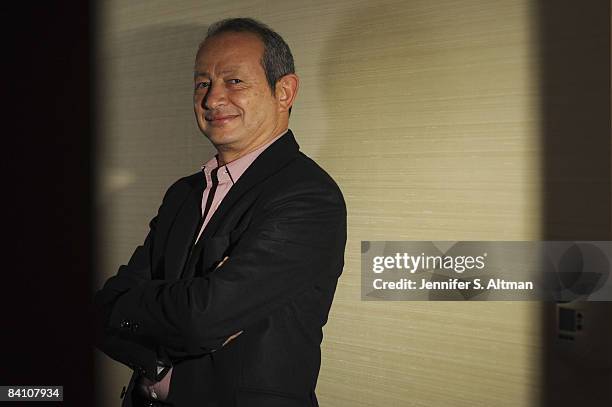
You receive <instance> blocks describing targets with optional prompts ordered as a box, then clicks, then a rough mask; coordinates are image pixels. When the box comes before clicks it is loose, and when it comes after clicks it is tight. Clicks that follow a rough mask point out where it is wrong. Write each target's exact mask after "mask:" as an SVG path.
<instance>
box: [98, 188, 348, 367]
mask: <svg viewBox="0 0 612 407" xmlns="http://www.w3.org/2000/svg"><path fill="white" fill-rule="evenodd" d="M345 242H346V209H345V205H344V201H343V199H342V195H341V194H340V192H339V190H338V189H337V187H335V186H334V187H332V186H327V185H325V188H322V186H321V184H316V183H302V184H300V185H294V186H293V187H292V188H291V189H290V190H288V191H285V192H284V193H278V194H276V195H275V197H274V198H271V199H270V200H266V203H265V204H263V205H262V208H261V210H259V211H258V214H256V215H254V219H253V221H252V224H251V225H250V227H249V228H248V229H247V231H246V232H245V233H244V234H243V235H242V236H241V238H240V239H239V241H238V242H237V244H236V246H235V247H234V249H233V250H232V251H231V253H230V254H229V259H228V260H227V261H226V262H225V263H224V264H223V265H222V266H221V267H219V268H217V269H216V270H214V271H213V272H211V273H209V274H208V275H206V276H203V277H193V278H188V279H181V280H176V281H148V280H142V281H140V282H139V283H138V284H137V285H136V286H135V287H133V288H131V289H130V290H129V291H128V292H127V293H125V294H124V295H122V296H121V297H120V298H119V299H118V301H117V302H116V304H115V306H114V308H113V311H112V315H111V317H110V323H109V325H110V329H112V330H116V331H121V332H123V333H124V335H125V337H126V338H132V339H133V340H134V341H137V342H141V343H147V342H148V343H152V344H155V345H158V346H161V347H163V348H164V349H166V351H167V352H168V354H171V355H173V356H187V355H192V356H196V355H199V354H203V353H206V352H210V351H213V350H215V349H217V348H219V347H221V344H222V343H223V342H224V340H225V339H227V338H228V337H229V336H230V335H232V334H235V333H236V332H238V331H240V330H243V329H245V328H248V326H249V325H251V324H253V323H255V322H257V321H259V320H261V319H263V318H265V317H267V316H268V315H270V314H271V313H272V312H273V311H274V310H276V309H278V308H279V307H282V306H283V305H284V304H286V303H288V302H289V301H290V300H291V299H292V298H295V297H296V296H298V295H299V294H300V293H301V292H304V291H306V290H310V289H314V288H315V285H316V284H317V279H319V278H325V279H329V278H334V279H337V278H338V277H339V275H340V273H341V271H342V266H343V261H344V260H343V256H344V245H345ZM126 324H127V326H130V327H132V328H128V327H126ZM134 325H136V326H137V328H136V329H134V328H133V327H134Z"/></svg>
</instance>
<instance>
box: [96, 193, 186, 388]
mask: <svg viewBox="0 0 612 407" xmlns="http://www.w3.org/2000/svg"><path fill="white" fill-rule="evenodd" d="M177 184H178V183H176V184H174V185H173V186H172V187H170V188H169V189H168V191H167V192H166V195H165V197H164V200H163V202H162V205H161V207H160V209H159V211H158V216H159V213H161V212H162V211H163V210H165V203H166V202H167V201H168V197H169V195H171V194H172V193H173V191H174V190H175V189H176V185H177ZM158 216H156V217H154V218H153V219H152V220H151V222H150V223H149V233H148V235H147V237H146V239H145V241H144V243H143V244H142V245H141V246H138V247H137V248H136V250H135V251H134V253H133V254H132V257H131V258H130V261H129V262H128V264H126V265H122V266H121V267H119V271H118V272H117V274H116V275H115V276H113V277H111V278H109V279H108V280H107V281H106V283H105V284H104V286H103V287H102V289H100V290H99V291H97V292H96V294H95V296H94V312H95V319H96V323H95V329H96V332H95V341H96V346H97V347H98V348H99V349H100V350H101V351H102V352H104V353H105V354H106V355H108V356H109V357H110V358H112V359H114V360H116V361H118V362H120V363H123V364H124V365H127V366H129V367H130V368H132V369H133V370H134V371H136V372H138V373H139V374H141V375H143V376H146V377H147V378H149V379H151V380H157V379H158V378H159V376H158V375H157V367H158V365H169V364H170V360H169V358H168V357H167V355H165V353H164V352H163V350H161V349H159V348H158V347H157V346H156V345H155V344H153V343H151V342H142V341H141V342H136V341H134V340H133V338H130V337H129V335H128V336H126V335H125V330H122V331H119V332H118V331H113V330H111V329H108V322H109V319H110V315H111V312H112V309H113V306H114V304H115V302H116V301H117V299H118V298H120V297H121V296H122V295H124V294H125V293H127V292H128V291H129V290H131V289H132V288H134V287H136V286H138V284H140V283H142V282H150V281H151V279H152V269H151V267H152V266H151V259H152V250H153V244H154V241H155V236H156V229H157V219H158Z"/></svg>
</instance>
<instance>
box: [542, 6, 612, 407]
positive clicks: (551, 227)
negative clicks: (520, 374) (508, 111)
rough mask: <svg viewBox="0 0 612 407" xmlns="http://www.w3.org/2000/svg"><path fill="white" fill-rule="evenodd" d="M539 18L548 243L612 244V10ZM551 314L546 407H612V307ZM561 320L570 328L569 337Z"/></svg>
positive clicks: (560, 11)
mask: <svg viewBox="0 0 612 407" xmlns="http://www.w3.org/2000/svg"><path fill="white" fill-rule="evenodd" d="M536 18H537V23H536V24H537V26H538V27H539V31H540V32H539V37H540V47H541V56H542V60H541V64H540V86H541V89H540V95H541V110H542V140H541V142H542V151H544V156H543V160H542V165H543V167H542V172H543V182H544V194H543V202H542V214H543V217H542V230H543V239H544V240H573V241H577V240H610V239H611V238H612V236H611V222H610V220H611V216H612V205H611V192H612V191H611V188H612V182H611V176H612V173H611V167H610V154H611V148H610V147H611V135H610V2H609V1H608V0H597V1H595V0H594V1H590V2H584V3H580V4H579V5H578V4H577V3H576V2H574V1H570V0H562V1H554V2H553V1H546V0H540V1H539V2H538V14H537V16H536ZM542 310H543V313H542V326H543V327H544V328H545V329H544V330H543V332H544V333H545V335H544V337H543V338H542V339H543V346H544V349H545V352H543V359H542V365H543V383H544V391H543V392H542V400H541V405H542V406H543V407H553V406H554V407H560V406H561V407H562V406H577V405H584V406H587V405H588V406H591V407H599V406H601V407H604V406H610V405H612V322H611V321H612V303H608V302H600V303H598V302H570V303H566V304H563V305H559V304H554V303H546V304H544V307H543V308H542ZM561 315H565V318H561V317H560V316H561ZM562 320H569V321H570V323H569V325H571V326H570V328H567V327H566V328H565V329H567V331H566V332H565V333H562V332H560V331H559V327H560V326H561V325H562V322H561V321H562ZM577 327H579V328H577Z"/></svg>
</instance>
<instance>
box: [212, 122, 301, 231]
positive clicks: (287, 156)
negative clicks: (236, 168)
mask: <svg viewBox="0 0 612 407" xmlns="http://www.w3.org/2000/svg"><path fill="white" fill-rule="evenodd" d="M298 152H299V146H298V144H297V142H296V141H295V137H294V136H293V133H292V132H291V130H288V131H287V133H286V134H285V135H284V136H282V137H281V138H279V139H278V140H276V141H275V142H274V143H272V144H271V145H270V146H269V147H268V148H266V149H265V150H264V151H263V152H262V153H261V154H260V155H259V157H257V158H256V159H255V161H253V163H252V164H251V165H250V166H249V168H247V170H246V171H245V172H244V174H242V176H241V177H240V179H239V180H238V181H236V184H234V186H232V188H231V189H230V190H229V192H228V193H227V195H226V196H225V198H223V201H221V204H220V205H219V207H218V208H217V210H216V211H215V213H214V214H213V216H212V218H211V219H210V221H209V222H208V224H207V225H206V228H205V229H204V232H202V237H201V239H206V238H208V237H210V236H211V235H212V234H213V233H214V232H215V231H216V230H217V229H218V227H219V222H220V221H221V220H222V219H223V218H224V217H225V215H226V214H227V212H228V211H230V210H231V208H232V207H233V206H234V204H235V203H236V202H238V201H239V200H240V198H241V197H242V196H243V195H244V194H245V193H246V192H248V191H249V190H250V189H251V188H253V187H254V186H255V185H257V184H259V183H260V182H262V181H263V180H264V179H266V178H268V177H269V176H271V175H272V174H274V173H276V172H278V171H279V170H280V169H281V168H283V167H284V166H285V165H287V164H288V163H289V162H291V161H292V160H293V159H294V158H295V157H296V156H297V154H298Z"/></svg>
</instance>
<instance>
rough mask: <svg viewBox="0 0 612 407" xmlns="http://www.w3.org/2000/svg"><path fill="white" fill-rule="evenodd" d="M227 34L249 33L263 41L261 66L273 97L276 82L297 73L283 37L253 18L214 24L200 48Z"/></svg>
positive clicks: (234, 19) (222, 21)
mask: <svg viewBox="0 0 612 407" xmlns="http://www.w3.org/2000/svg"><path fill="white" fill-rule="evenodd" d="M226 32H247V33H252V34H255V35H257V36H258V37H259V38H260V39H261V41H262V42H263V45H264V52H263V55H262V57H261V66H262V67H263V69H264V71H265V73H266V79H267V80H268V85H269V86H270V89H271V90H272V94H273V95H274V93H275V86H276V82H278V80H279V79H280V78H282V77H283V76H285V75H287V74H290V73H295V66H294V65H293V55H292V54H291V50H290V49H289V45H287V43H286V42H285V40H283V37H281V36H280V35H279V34H278V33H277V32H275V31H274V30H272V29H271V28H270V27H268V26H267V25H265V24H264V23H261V22H259V21H257V20H254V19H252V18H228V19H225V20H221V21H217V22H216V23H213V24H212V25H211V26H210V27H209V28H208V32H207V33H206V38H204V41H202V43H201V44H200V48H201V47H202V45H203V44H204V43H205V42H206V40H208V39H209V38H211V37H214V36H215V35H219V34H222V33H226Z"/></svg>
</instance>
